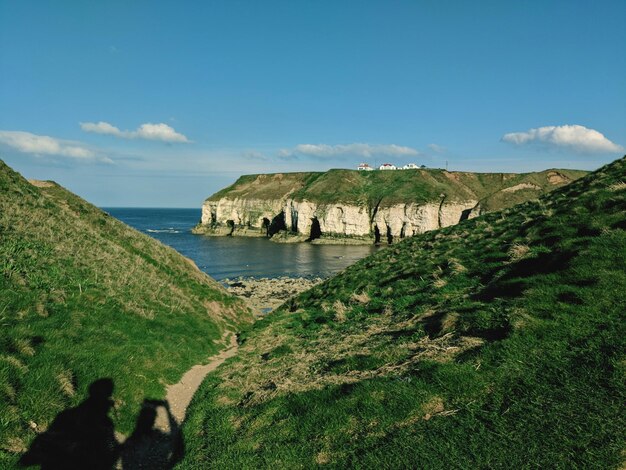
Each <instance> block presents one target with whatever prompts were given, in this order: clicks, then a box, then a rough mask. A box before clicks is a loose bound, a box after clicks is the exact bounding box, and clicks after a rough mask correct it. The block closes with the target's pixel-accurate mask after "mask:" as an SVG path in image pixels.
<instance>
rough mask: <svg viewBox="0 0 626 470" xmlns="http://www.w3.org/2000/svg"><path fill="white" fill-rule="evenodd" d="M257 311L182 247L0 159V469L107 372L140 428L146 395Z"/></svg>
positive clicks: (125, 424)
mask: <svg viewBox="0 0 626 470" xmlns="http://www.w3.org/2000/svg"><path fill="white" fill-rule="evenodd" d="M249 318H250V317H249V313H248V311H247V310H246V308H245V307H244V306H243V305H242V304H241V303H240V302H239V301H237V300H235V299H234V298H233V297H231V296H230V295H228V294H227V293H226V292H225V291H224V290H223V289H222V288H221V287H220V286H219V285H218V284H217V283H216V282H214V281H213V280H211V279H210V278H208V277H207V276H206V275H204V274H203V273H202V272H200V271H199V270H198V269H197V268H196V267H195V265H193V263H192V262H190V261H189V260H188V259H186V258H184V257H182V256H181V255H180V254H178V253H177V252H175V251H174V250H172V249H170V248H168V247H166V246H164V245H162V244H161V243H159V242H157V241H155V240H153V239H152V238H150V237H147V236H145V235H142V234H140V233H139V232H137V231H135V230H133V229H131V228H129V227H127V226H126V225H124V224H122V223H121V222H119V221H117V220H116V219H114V218H112V217H110V216H109V215H108V214H106V213H104V212H102V211H101V210H99V209H97V208H96V207H94V206H92V205H90V204H88V203H87V202H85V201H84V200H82V199H80V198H79V197H77V196H75V195H73V194H72V193H70V192H68V191H66V190H65V189H63V188H62V187H60V186H58V185H56V184H55V183H52V182H33V184H31V183H29V182H27V181H26V180H25V179H23V178H22V177H21V176H20V175H19V174H17V173H15V172H14V171H12V170H11V169H10V168H9V167H7V166H6V165H5V164H4V163H3V162H2V161H0V467H4V466H8V465H9V462H13V461H14V460H15V458H16V455H18V454H19V452H20V451H22V450H24V448H25V447H26V446H27V445H28V443H29V441H30V440H31V439H32V438H33V437H34V435H35V431H42V430H44V429H45V428H46V426H47V425H48V424H49V423H50V421H51V420H52V418H53V417H54V416H55V415H56V414H57V413H58V412H59V411H61V410H63V409H65V408H67V407H69V406H72V405H75V404H76V403H78V402H79V401H80V400H82V399H83V398H84V397H85V396H86V392H87V388H88V386H89V384H90V383H91V382H92V381H94V380H96V379H98V378H103V377H110V378H112V379H113V380H114V382H115V392H114V395H113V397H114V399H115V400H116V406H115V409H114V413H113V414H114V421H115V423H116V426H117V428H118V429H119V430H120V431H122V432H128V431H130V430H132V425H133V420H134V417H135V414H136V412H137V411H138V409H139V406H140V404H141V401H142V400H143V398H145V397H150V398H159V397H162V396H163V391H164V385H165V384H166V383H174V382H176V381H177V380H178V379H179V378H180V376H181V374H182V372H184V371H186V370H187V369H188V368H189V367H191V366H192V365H194V364H196V363H200V362H202V361H203V360H205V359H206V358H207V356H209V355H210V354H212V353H213V352H215V351H217V350H218V349H219V348H220V347H221V345H219V344H218V342H219V340H220V338H221V336H222V333H223V332H224V331H226V330H229V329H234V328H235V327H236V326H238V325H240V324H241V323H242V322H245V321H247V320H248V319H249ZM3 462H5V464H3Z"/></svg>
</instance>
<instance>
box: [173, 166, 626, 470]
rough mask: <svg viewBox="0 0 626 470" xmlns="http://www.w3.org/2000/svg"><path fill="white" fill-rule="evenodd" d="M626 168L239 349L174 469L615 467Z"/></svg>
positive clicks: (379, 266)
mask: <svg viewBox="0 0 626 470" xmlns="http://www.w3.org/2000/svg"><path fill="white" fill-rule="evenodd" d="M624 266H626V159H621V160H618V161H616V162H614V163H613V164H611V165H608V166H606V167H604V168H602V169H600V170H598V171H596V172H594V173H592V174H590V175H588V176H586V177H584V178H581V179H579V180H577V181H575V182H573V183H571V184H569V185H568V186H565V187H563V188H561V189H558V190H556V191H554V192H551V193H550V194H548V195H546V196H543V197H542V198H541V199H539V200H538V201H535V202H527V203H524V204H522V205H518V206H516V207H515V208H514V209H508V210H505V211H501V212H494V213H491V214H488V215H486V216H483V217H480V218H477V219H473V220H469V221H465V222H462V223H460V224H459V225H457V226H454V227H449V228H445V229H441V230H438V231H433V232H428V233H426V234H423V235H419V236H416V237H414V238H411V239H407V240H405V241H403V242H401V243H399V244H398V245H396V246H394V247H392V248H388V249H385V250H381V251H380V252H378V253H377V254H375V255H373V256H371V257H369V258H366V259H363V260H361V261H360V262H358V263H357V264H355V265H353V266H351V267H350V268H348V269H346V270H345V271H344V272H343V273H342V274H340V275H338V276H336V277H334V278H332V279H330V280H328V281H326V282H325V283H323V284H321V285H319V286H317V287H315V288H314V289H312V290H310V291H308V292H305V293H303V294H301V295H299V296H298V297H297V298H295V299H294V300H293V301H291V302H290V303H289V304H287V305H285V306H283V307H282V308H281V309H279V310H278V311H276V312H275V313H272V314H270V315H269V316H268V317H267V318H265V319H264V320H262V321H260V322H257V323H256V324H255V325H254V326H253V328H252V329H251V330H250V331H249V332H248V333H247V334H246V335H244V336H242V338H241V342H242V345H241V347H240V353H239V356H238V357H237V358H235V359H233V360H232V361H231V362H230V363H229V364H228V365H227V366H226V367H223V368H221V369H220V370H218V371H217V372H216V373H214V374H213V375H211V376H209V378H208V379H207V381H205V383H204V385H203V387H202V389H201V391H200V393H198V394H197V395H196V398H195V400H194V402H193V404H192V408H191V413H190V414H189V415H188V421H187V424H186V430H185V431H186V434H185V435H186V439H187V458H186V460H185V461H184V462H183V468H206V467H214V468H220V467H237V468H296V467H302V468H312V467H316V466H319V467H322V466H327V467H330V468H345V467H356V468H474V467H476V468H530V467H533V468H534V467H536V468H615V467H617V466H619V465H620V464H621V463H622V462H623V458H624V454H623V451H624V442H626V417H625V415H624V412H623V411H624V410H623V404H624V402H625V399H626V367H625V364H626V322H625V316H624V312H625V311H626V297H625V296H624V294H623V293H624V291H626V271H625V270H624Z"/></svg>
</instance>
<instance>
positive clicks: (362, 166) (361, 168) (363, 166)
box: [356, 163, 374, 171]
mask: <svg viewBox="0 0 626 470" xmlns="http://www.w3.org/2000/svg"><path fill="white" fill-rule="evenodd" d="M356 169H357V170H359V171H374V168H372V167H371V166H369V165H368V164H367V163H361V164H359V166H358V167H357V168H356Z"/></svg>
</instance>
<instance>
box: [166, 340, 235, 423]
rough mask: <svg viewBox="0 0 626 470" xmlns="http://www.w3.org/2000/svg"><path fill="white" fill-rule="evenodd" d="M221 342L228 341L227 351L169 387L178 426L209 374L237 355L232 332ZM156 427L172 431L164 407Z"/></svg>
mask: <svg viewBox="0 0 626 470" xmlns="http://www.w3.org/2000/svg"><path fill="white" fill-rule="evenodd" d="M229 335H230V338H229ZM221 341H222V342H226V341H228V347H227V348H226V349H224V350H223V351H222V352H220V353H219V354H217V355H216V356H213V357H212V358H211V360H210V361H209V363H208V364H204V365H196V366H193V367H192V368H191V369H189V370H188V371H187V372H185V375H183V377H182V378H181V379H180V381H179V382H178V383H176V384H173V385H169V386H168V387H167V396H166V397H165V399H166V400H167V401H168V402H169V405H170V412H171V413H172V416H173V417H174V419H175V420H176V421H177V422H178V424H182V422H183V420H184V419H185V413H186V412H187V407H188V406H189V403H191V399H192V398H193V396H194V394H195V393H196V391H197V390H198V387H200V384H201V383H202V381H203V380H204V378H205V377H206V376H207V374H208V373H209V372H212V371H214V370H215V369H217V367H218V366H219V365H221V364H222V363H223V362H224V361H225V360H226V359H228V358H230V357H233V356H234V355H235V354H237V335H235V334H234V333H232V332H230V331H227V332H224V335H223V336H222V340H221ZM155 427H156V428H157V429H160V430H162V431H169V430H170V429H169V420H168V416H167V413H166V412H165V410H164V409H163V408H162V407H160V408H159V409H158V411H157V419H156V423H155Z"/></svg>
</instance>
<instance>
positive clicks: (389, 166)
mask: <svg viewBox="0 0 626 470" xmlns="http://www.w3.org/2000/svg"><path fill="white" fill-rule="evenodd" d="M378 169H379V170H397V168H396V166H395V165H393V164H391V163H383V164H382V165H380V166H379V167H378Z"/></svg>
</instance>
